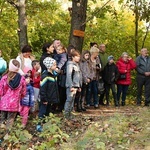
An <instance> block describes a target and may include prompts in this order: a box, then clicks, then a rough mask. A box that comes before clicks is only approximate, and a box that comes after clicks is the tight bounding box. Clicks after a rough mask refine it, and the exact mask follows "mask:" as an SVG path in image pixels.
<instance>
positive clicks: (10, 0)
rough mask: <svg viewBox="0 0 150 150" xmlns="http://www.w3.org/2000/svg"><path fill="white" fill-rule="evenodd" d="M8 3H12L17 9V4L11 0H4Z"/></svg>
mask: <svg viewBox="0 0 150 150" xmlns="http://www.w3.org/2000/svg"><path fill="white" fill-rule="evenodd" d="M6 1H7V2H8V3H9V4H10V5H12V6H13V7H15V8H17V9H18V5H17V4H16V3H15V2H13V1H12V0H6Z"/></svg>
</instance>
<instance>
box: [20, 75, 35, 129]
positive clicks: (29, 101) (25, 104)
mask: <svg viewBox="0 0 150 150" xmlns="http://www.w3.org/2000/svg"><path fill="white" fill-rule="evenodd" d="M25 80H26V91H27V92H26V96H25V97H24V98H23V99H21V102H20V104H21V109H20V116H21V117H22V126H23V128H24V127H25V126H26V124H27V121H28V114H29V110H30V108H31V107H33V106H34V90H33V87H32V86H31V84H30V76H28V75H25Z"/></svg>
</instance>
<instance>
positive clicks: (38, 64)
mask: <svg viewBox="0 0 150 150" xmlns="http://www.w3.org/2000/svg"><path fill="white" fill-rule="evenodd" d="M33 68H34V69H35V70H39V69H40V63H39V62H37V63H36V64H35V65H34V66H33Z"/></svg>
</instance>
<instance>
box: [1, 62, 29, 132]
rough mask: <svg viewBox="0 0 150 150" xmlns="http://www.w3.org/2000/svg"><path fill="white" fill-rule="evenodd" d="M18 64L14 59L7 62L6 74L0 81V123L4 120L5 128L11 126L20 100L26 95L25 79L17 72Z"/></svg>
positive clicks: (18, 108)
mask: <svg viewBox="0 0 150 150" xmlns="http://www.w3.org/2000/svg"><path fill="white" fill-rule="evenodd" d="M19 68H20V63H19V62H18V61H17V60H16V59H11V60H10V62H9V69H8V72H7V73H6V74H5V75H4V76H3V77H2V79H1V80H0V111H1V122H3V121H4V122H5V120H6V128H7V129H10V127H11V126H12V125H13V122H14V119H15V117H16V115H17V113H18V112H19V111H20V100H21V99H22V98H23V97H24V96H25V95H26V82H25V78H24V77H23V76H21V75H20V74H19V73H18V72H19Z"/></svg>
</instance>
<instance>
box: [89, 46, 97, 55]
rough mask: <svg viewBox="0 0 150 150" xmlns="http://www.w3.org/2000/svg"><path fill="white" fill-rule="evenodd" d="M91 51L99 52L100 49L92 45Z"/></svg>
mask: <svg viewBox="0 0 150 150" xmlns="http://www.w3.org/2000/svg"><path fill="white" fill-rule="evenodd" d="M90 53H91V54H92V53H99V49H98V48H97V47H91V49H90Z"/></svg>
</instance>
